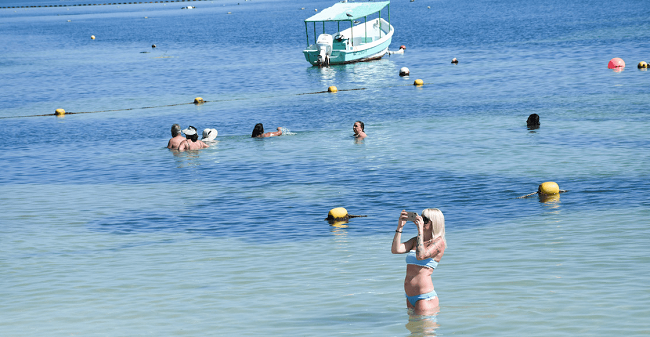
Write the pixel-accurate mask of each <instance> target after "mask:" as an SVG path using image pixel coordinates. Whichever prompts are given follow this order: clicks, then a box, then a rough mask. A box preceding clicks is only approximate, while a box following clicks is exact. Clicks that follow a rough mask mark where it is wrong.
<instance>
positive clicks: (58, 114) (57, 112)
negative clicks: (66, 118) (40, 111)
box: [54, 109, 65, 116]
mask: <svg viewBox="0 0 650 337" xmlns="http://www.w3.org/2000/svg"><path fill="white" fill-rule="evenodd" d="M54 114H55V115H57V116H63V115H65V110H63V109H56V110H54Z"/></svg>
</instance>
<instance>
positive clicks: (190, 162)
mask: <svg viewBox="0 0 650 337" xmlns="http://www.w3.org/2000/svg"><path fill="white" fill-rule="evenodd" d="M169 151H170V152H171V153H172V154H173V155H174V159H175V160H176V164H177V165H176V167H177V168H183V167H192V166H200V165H201V162H200V161H199V154H200V153H201V151H204V150H194V151H183V152H179V151H174V150H169Z"/></svg>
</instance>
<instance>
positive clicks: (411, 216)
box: [406, 212, 418, 221]
mask: <svg viewBox="0 0 650 337" xmlns="http://www.w3.org/2000/svg"><path fill="white" fill-rule="evenodd" d="M406 214H407V216H406V221H415V217H416V216H417V215H418V214H417V213H416V212H406Z"/></svg>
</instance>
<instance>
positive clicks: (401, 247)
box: [390, 210, 415, 254]
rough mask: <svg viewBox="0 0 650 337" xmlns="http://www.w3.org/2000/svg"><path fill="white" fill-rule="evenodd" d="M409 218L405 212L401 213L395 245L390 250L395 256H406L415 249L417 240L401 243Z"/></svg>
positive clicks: (394, 239) (394, 238)
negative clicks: (405, 254)
mask: <svg viewBox="0 0 650 337" xmlns="http://www.w3.org/2000/svg"><path fill="white" fill-rule="evenodd" d="M407 216H408V215H407V213H406V211H405V210H403V211H402V213H400V217H399V220H398V222H397V230H396V231H395V236H393V245H392V246H391V248H390V252H391V253H393V254H404V253H406V252H408V251H410V250H411V249H413V245H414V243H415V238H411V239H409V240H407V241H406V242H401V241H402V230H403V229H404V225H406V218H407Z"/></svg>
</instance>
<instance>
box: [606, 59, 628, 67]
mask: <svg viewBox="0 0 650 337" xmlns="http://www.w3.org/2000/svg"><path fill="white" fill-rule="evenodd" d="M607 68H609V69H618V68H625V61H623V59H621V58H619V57H615V58H613V59H611V60H609V63H608V64H607Z"/></svg>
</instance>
